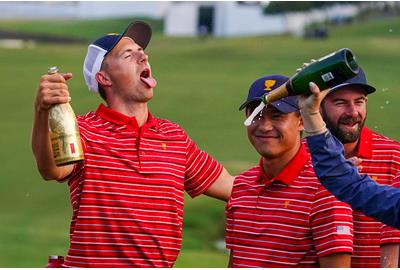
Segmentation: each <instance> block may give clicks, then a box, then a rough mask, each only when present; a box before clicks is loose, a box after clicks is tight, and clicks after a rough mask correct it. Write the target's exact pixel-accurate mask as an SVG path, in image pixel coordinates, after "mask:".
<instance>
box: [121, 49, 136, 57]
mask: <svg viewBox="0 0 400 270" xmlns="http://www.w3.org/2000/svg"><path fill="white" fill-rule="evenodd" d="M126 52H133V49H132V48H127V49H124V50H122V51H121V52H120V53H119V54H118V56H122V55H123V54H125V53H126Z"/></svg>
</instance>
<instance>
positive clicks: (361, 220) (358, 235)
mask: <svg viewBox="0 0 400 270" xmlns="http://www.w3.org/2000/svg"><path fill="white" fill-rule="evenodd" d="M356 155H357V156H358V157H360V158H361V159H362V163H361V166H362V169H361V171H360V174H368V175H369V176H370V177H371V178H372V179H374V180H375V181H376V182H377V183H379V184H381V185H392V184H393V179H394V177H395V176H396V175H398V174H400V143H398V142H396V141H394V140H391V139H389V138H387V137H384V136H382V135H380V134H377V133H375V132H372V131H371V130H369V129H368V128H366V127H364V128H363V129H362V131H361V137H360V144H359V147H358V152H357V154H356ZM353 221H354V252H353V256H352V267H361V268H366V267H374V268H378V267H380V257H381V255H380V249H381V245H382V244H388V243H400V231H399V230H397V229H394V228H391V227H389V226H386V225H383V224H382V223H381V222H378V221H375V220H374V219H372V218H369V217H366V216H365V215H364V214H362V213H361V212H360V211H354V212H353Z"/></svg>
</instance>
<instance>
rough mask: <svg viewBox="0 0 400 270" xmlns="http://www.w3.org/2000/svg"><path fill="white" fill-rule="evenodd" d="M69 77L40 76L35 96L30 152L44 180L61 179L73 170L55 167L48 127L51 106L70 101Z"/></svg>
mask: <svg viewBox="0 0 400 270" xmlns="http://www.w3.org/2000/svg"><path fill="white" fill-rule="evenodd" d="M71 77H72V74H65V75H63V76H61V75H60V74H53V75H44V76H42V79H41V81H40V85H39V89H38V92H37V95H36V100H35V105H34V118H33V128H32V151H33V154H34V156H35V159H36V164H37V167H38V170H39V172H40V174H41V175H42V177H43V178H44V179H46V180H51V179H56V180H59V179H62V178H64V177H66V176H68V175H69V174H70V173H71V172H72V170H73V165H67V166H62V167H57V165H56V164H55V162H54V159H53V150H52V148H51V142H50V132H49V126H48V117H49V110H50V107H51V105H53V104H58V103H66V102H69V101H70V97H69V92H68V86H67V84H66V83H65V82H66V80H67V79H69V78H71Z"/></svg>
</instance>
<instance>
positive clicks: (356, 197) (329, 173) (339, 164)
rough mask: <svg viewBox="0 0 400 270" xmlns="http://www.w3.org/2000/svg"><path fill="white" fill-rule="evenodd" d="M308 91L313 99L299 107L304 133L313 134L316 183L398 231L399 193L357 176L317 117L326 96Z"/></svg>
mask: <svg viewBox="0 0 400 270" xmlns="http://www.w3.org/2000/svg"><path fill="white" fill-rule="evenodd" d="M310 90H311V92H312V93H313V95H311V96H310V97H302V98H301V99H300V102H299V105H300V108H301V114H302V117H303V121H304V126H305V128H306V132H307V128H309V130H311V131H312V132H311V133H312V136H308V137H307V143H308V147H309V150H310V153H311V156H312V162H313V165H314V170H315V173H316V175H317V177H318V179H319V180H320V182H321V183H322V184H323V185H324V186H325V188H326V189H328V190H329V191H330V192H331V193H332V194H334V195H335V196H336V197H337V198H338V199H339V200H341V201H344V202H346V203H348V204H350V205H351V207H352V208H353V209H356V210H361V211H362V212H364V214H365V215H367V216H370V217H372V218H375V219H377V220H379V221H381V222H383V223H385V224H387V225H389V226H392V227H396V228H399V227H400V215H399V211H400V189H396V188H393V187H390V186H380V185H378V184H376V183H375V182H374V181H372V180H371V179H370V178H369V176H368V175H363V176H360V175H359V174H358V171H357V169H356V168H355V167H354V166H353V165H352V164H351V163H350V162H348V161H346V160H345V158H344V155H343V145H342V144H341V143H340V142H339V141H338V140H337V139H336V138H335V137H334V136H332V134H330V132H329V131H327V130H326V128H325V124H324V122H323V120H322V117H321V115H320V114H319V113H318V111H319V105H320V102H321V100H322V99H323V97H324V96H325V95H326V94H322V93H323V92H320V91H319V89H318V87H317V86H316V85H315V84H311V85H310ZM325 92H326V93H327V91H325ZM321 94H322V95H321ZM308 133H310V132H308Z"/></svg>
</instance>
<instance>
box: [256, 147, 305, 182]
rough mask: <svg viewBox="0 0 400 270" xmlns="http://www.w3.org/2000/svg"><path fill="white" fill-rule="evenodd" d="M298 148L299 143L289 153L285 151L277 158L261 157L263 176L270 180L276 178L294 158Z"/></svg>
mask: <svg viewBox="0 0 400 270" xmlns="http://www.w3.org/2000/svg"><path fill="white" fill-rule="evenodd" d="M299 148H300V142H299V143H298V144H297V145H296V146H295V147H293V148H292V149H291V150H290V151H286V152H284V153H283V155H280V156H277V157H263V159H262V165H263V169H264V172H265V175H266V176H267V177H268V178H269V179H272V178H274V177H276V176H277V175H278V174H279V173H280V172H281V171H282V170H283V169H284V168H285V167H286V166H287V164H288V163H289V162H290V161H291V160H292V159H293V158H294V157H295V156H296V154H297V152H298V151H299Z"/></svg>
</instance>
